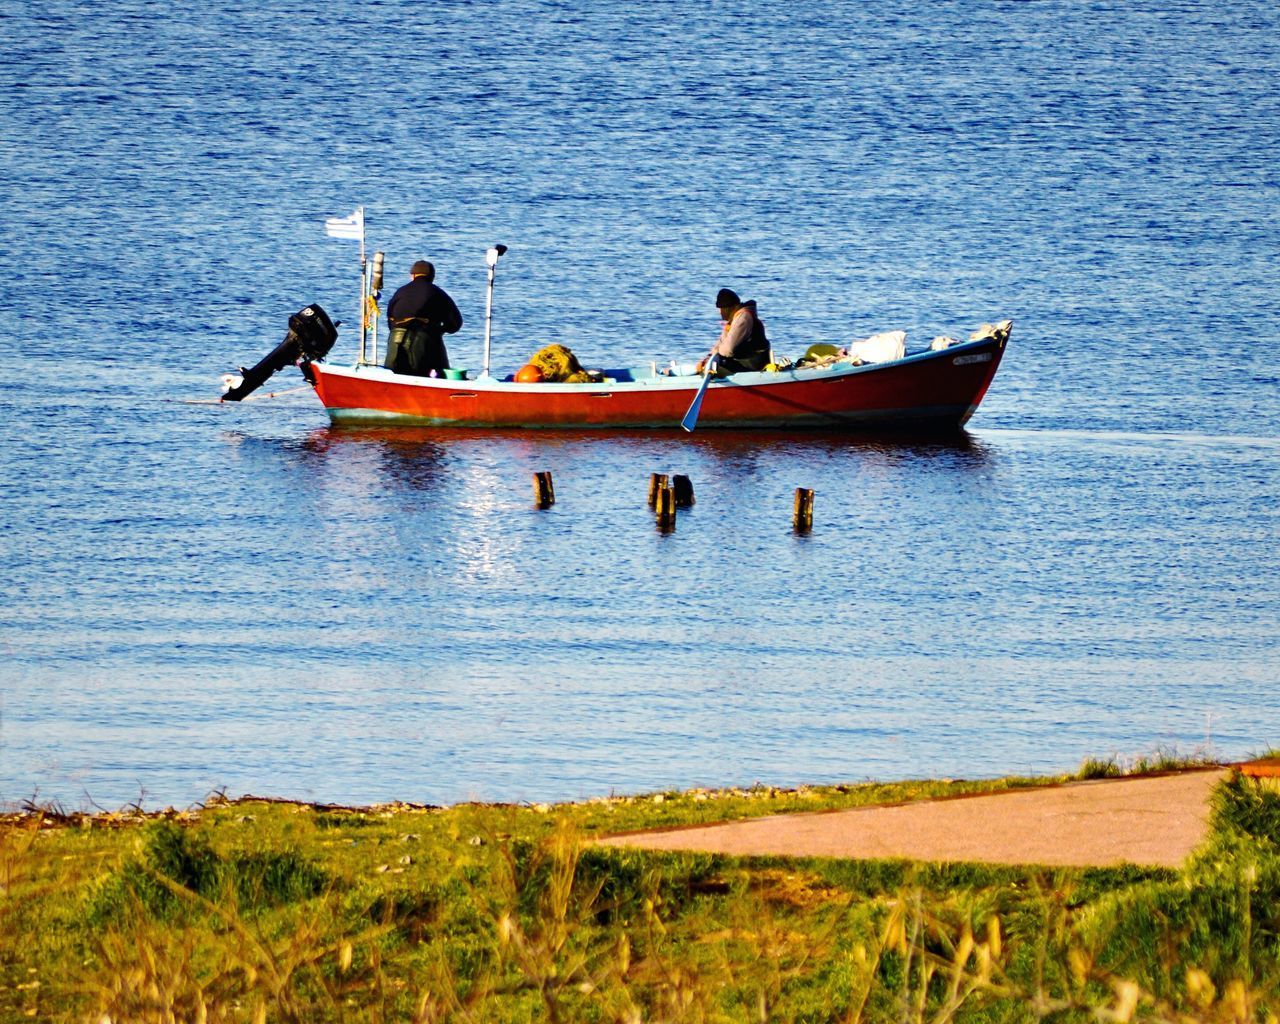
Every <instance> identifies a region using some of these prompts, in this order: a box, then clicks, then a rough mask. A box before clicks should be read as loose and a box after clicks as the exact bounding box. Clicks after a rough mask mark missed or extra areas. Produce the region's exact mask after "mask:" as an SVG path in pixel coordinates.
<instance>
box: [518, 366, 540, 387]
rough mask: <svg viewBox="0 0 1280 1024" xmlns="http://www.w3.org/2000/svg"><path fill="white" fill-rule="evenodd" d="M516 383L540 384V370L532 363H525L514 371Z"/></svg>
mask: <svg viewBox="0 0 1280 1024" xmlns="http://www.w3.org/2000/svg"><path fill="white" fill-rule="evenodd" d="M516 383H517V384H540V383H542V371H541V370H539V369H538V368H537V367H536V366H534V365H533V363H526V364H525V365H524V366H522V367H520V369H519V370H517V371H516Z"/></svg>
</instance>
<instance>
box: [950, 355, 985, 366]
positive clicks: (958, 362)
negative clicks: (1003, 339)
mask: <svg viewBox="0 0 1280 1024" xmlns="http://www.w3.org/2000/svg"><path fill="white" fill-rule="evenodd" d="M989 362H991V353H990V352H978V353H976V354H975V355H971V356H956V357H955V358H954V359H953V360H951V365H952V366H965V365H967V364H968V363H989Z"/></svg>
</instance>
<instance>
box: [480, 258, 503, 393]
mask: <svg viewBox="0 0 1280 1024" xmlns="http://www.w3.org/2000/svg"><path fill="white" fill-rule="evenodd" d="M506 251H507V247H506V246H505V245H495V246H493V247H492V248H490V249H489V251H488V252H486V253H485V254H484V262H485V265H486V266H488V268H489V292H488V296H487V298H486V300H485V307H484V367H483V369H481V371H480V378H481V379H482V380H483V379H485V378H487V377H488V376H489V352H490V339H491V338H492V335H493V274H494V271H495V270H496V269H497V266H498V257H499V256H501V255H502V254H503V253H505V252H506Z"/></svg>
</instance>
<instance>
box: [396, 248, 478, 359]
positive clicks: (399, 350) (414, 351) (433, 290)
mask: <svg viewBox="0 0 1280 1024" xmlns="http://www.w3.org/2000/svg"><path fill="white" fill-rule="evenodd" d="M435 276H436V268H435V267H433V266H432V265H431V264H430V263H428V262H427V261H426V260H418V262H417V263H415V264H414V265H413V266H412V268H410V270H409V283H408V284H406V285H403V286H402V287H400V288H399V289H397V291H396V293H395V295H393V296H391V301H390V302H389V303H388V304H387V321H388V323H390V324H391V336H390V337H389V338H388V339H387V358H386V361H385V362H384V363H383V364H382V365H383V366H385V367H386V368H387V369H388V370H392V371H394V372H395V373H408V374H413V375H414V376H417V377H429V376H431V375H432V371H433V370H434V371H435V375H437V376H439V375H442V374H443V373H444V371H445V370H446V369H447V368H448V366H449V353H448V352H447V351H446V350H445V347H444V336H445V335H446V334H453V333H454V332H455V331H457V330H458V329H459V328H460V327H461V326H462V314H461V313H459V312H458V307H457V306H455V305H454V304H453V299H451V298H449V295H448V293H447V292H446V291H445V290H444V289H443V288H438V287H436V285H435V284H434V281H435Z"/></svg>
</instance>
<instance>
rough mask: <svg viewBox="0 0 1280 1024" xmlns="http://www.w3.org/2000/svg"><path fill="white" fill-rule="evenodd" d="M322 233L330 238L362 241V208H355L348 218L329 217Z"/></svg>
mask: <svg viewBox="0 0 1280 1024" xmlns="http://www.w3.org/2000/svg"><path fill="white" fill-rule="evenodd" d="M324 233H325V234H326V235H328V236H329V237H330V238H352V239H355V240H356V241H357V242H359V241H363V239H364V207H363V206H357V207H356V208H355V209H354V210H353V211H352V212H351V216H350V217H330V218H329V219H328V220H326V221H325V222H324Z"/></svg>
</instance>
